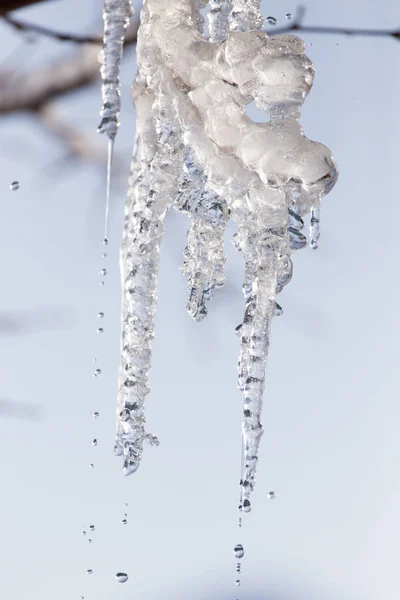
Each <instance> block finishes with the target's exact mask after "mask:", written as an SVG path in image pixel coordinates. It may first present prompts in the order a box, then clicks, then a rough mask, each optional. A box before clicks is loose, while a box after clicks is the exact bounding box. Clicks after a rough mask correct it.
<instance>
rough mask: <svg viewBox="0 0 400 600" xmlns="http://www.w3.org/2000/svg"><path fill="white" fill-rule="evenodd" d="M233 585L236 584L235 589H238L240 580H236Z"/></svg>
mask: <svg viewBox="0 0 400 600" xmlns="http://www.w3.org/2000/svg"><path fill="white" fill-rule="evenodd" d="M235 583H236V585H237V587H239V585H240V579H236V581H235Z"/></svg>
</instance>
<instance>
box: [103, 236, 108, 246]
mask: <svg viewBox="0 0 400 600" xmlns="http://www.w3.org/2000/svg"><path fill="white" fill-rule="evenodd" d="M103 246H108V237H105V238H104V240H103Z"/></svg>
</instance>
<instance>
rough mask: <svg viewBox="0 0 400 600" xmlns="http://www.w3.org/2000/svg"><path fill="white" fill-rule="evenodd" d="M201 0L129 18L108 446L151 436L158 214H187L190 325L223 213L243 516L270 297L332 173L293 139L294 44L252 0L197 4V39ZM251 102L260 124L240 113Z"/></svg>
mask: <svg viewBox="0 0 400 600" xmlns="http://www.w3.org/2000/svg"><path fill="white" fill-rule="evenodd" d="M106 4H107V2H106ZM109 4H111V0H110V3H109ZM114 4H118V5H125V6H126V4H127V3H123V2H116V3H114ZM205 4H207V2H206V1H203V0H168V1H167V0H145V1H144V6H143V10H142V13H141V25H140V28H139V33H138V43H137V56H138V73H137V76H136V79H135V82H134V85H133V97H134V102H135V106H136V111H137V133H136V143H135V149H134V153H133V159H132V167H131V175H130V180H129V190H128V197H127V202H126V209H125V224H124V232H123V242H122V249H121V276H122V359H121V366H120V373H119V390H118V402H117V437H116V444H115V452H116V454H117V455H123V460H124V472H125V474H130V473H132V472H134V471H136V469H137V468H138V466H139V464H140V460H141V456H142V452H143V444H144V442H145V441H146V440H147V441H149V442H150V443H151V444H152V445H157V444H158V440H157V438H155V436H152V435H151V434H148V433H146V431H145V411H144V402H145V397H146V395H147V394H148V393H149V384H148V375H149V369H150V365H151V346H152V340H153V337H154V321H155V310H156V300H157V273H158V264H159V256H160V243H161V239H162V236H163V232H164V217H165V214H166V212H167V210H168V209H169V207H170V206H171V205H172V204H174V206H175V208H176V209H177V210H180V211H182V212H183V213H185V214H187V215H188V216H189V217H190V218H191V226H190V228H189V232H188V237H187V247H186V249H185V251H184V264H183V267H182V271H183V273H184V275H185V276H186V277H187V280H188V287H189V299H188V307H187V308H188V312H189V314H190V315H191V316H192V317H193V318H194V319H196V320H198V321H200V320H201V319H203V318H204V317H205V316H206V314H207V306H206V304H207V302H208V301H209V300H210V299H211V297H212V295H213V293H214V291H215V290H216V289H217V288H218V287H221V286H222V285H223V284H224V281H225V277H224V263H225V256H224V252H223V241H224V233H225V228H226V224H227V221H228V218H231V219H232V220H233V221H234V222H235V224H236V226H237V232H236V234H235V236H234V239H233V242H234V245H235V247H236V248H237V250H238V251H239V252H240V253H241V255H242V256H243V260H244V262H245V280H244V283H243V293H244V297H245V313H244V319H243V323H242V324H240V325H239V326H238V327H237V328H236V332H237V334H238V336H239V338H240V354H239V363H238V384H239V388H240V390H242V393H243V396H244V407H243V427H242V431H243V442H244V452H243V467H242V480H241V490H242V493H241V504H240V506H241V510H243V511H245V512H248V511H249V510H250V509H251V503H250V499H249V498H250V495H251V492H252V490H253V488H254V485H255V476H256V467H257V460H258V449H259V443H260V438H261V436H262V433H263V427H262V424H261V412H262V402H263V392H264V386H265V370H266V363H267V357H268V350H269V343H270V329H271V322H272V317H273V316H274V315H279V314H282V307H281V306H280V305H279V304H278V303H277V302H276V295H277V294H278V293H279V292H280V291H281V290H282V289H283V287H284V286H285V285H286V284H287V283H289V281H290V279H291V276H292V268H293V267H292V260H291V253H292V251H293V250H297V249H299V248H303V247H304V246H305V245H306V243H307V239H306V237H305V235H304V234H303V233H302V231H301V230H302V228H303V226H304V223H303V219H302V217H303V215H305V214H307V213H308V212H310V211H312V217H311V225H310V238H311V240H310V244H311V247H313V248H315V247H316V246H317V244H318V238H319V210H320V208H319V207H320V200H321V198H322V197H323V196H324V195H325V194H326V193H328V192H329V191H330V189H331V188H332V186H333V185H334V183H335V181H336V178H337V171H336V167H335V164H334V162H333V159H332V156H331V153H330V151H329V150H328V148H326V147H325V146H323V145H322V144H320V143H318V142H313V141H310V140H309V139H307V138H306V137H305V135H304V133H303V130H302V128H301V126H300V124H299V122H298V119H299V116H300V109H301V106H302V104H303V102H304V99H305V97H306V95H307V94H308V92H309V91H310V89H311V86H312V82H313V75H314V69H313V65H312V63H311V61H310V60H309V59H308V58H307V57H306V56H305V54H304V50H305V45H304V43H303V41H302V40H300V39H299V38H298V37H295V36H291V35H280V36H276V37H273V38H271V37H269V36H268V35H267V34H266V33H265V32H261V31H259V29H260V28H261V26H262V22H263V19H262V17H261V13H260V1H259V0H210V2H209V4H210V14H209V26H210V41H207V40H205V38H204V36H203V33H202V32H203V21H202V17H201V14H200V8H201V7H202V6H204V5H205ZM124 18H126V16H125V17H124ZM124 22H125V21H124ZM121 31H122V30H121V28H120V29H119V32H120V33H119V34H118V35H119V36H120V35H121ZM118 39H121V38H120V37H118ZM119 56H120V55H119ZM106 59H107V57H106ZM106 62H107V60H106ZM113 81H114V83H113V84H112V85H114V86H115V85H116V83H115V81H116V78H115V77H114V78H113ZM113 94H114V99H115V90H114V92H113ZM253 100H254V101H255V103H256V105H257V107H258V108H260V109H262V110H264V111H265V112H266V113H267V114H268V115H269V121H268V122H266V123H254V122H253V121H252V120H251V119H250V118H249V117H248V116H247V115H246V113H245V105H246V104H248V103H249V102H251V101H253ZM118 101H119V100H118ZM118 107H119V105H118ZM117 112H118V111H117Z"/></svg>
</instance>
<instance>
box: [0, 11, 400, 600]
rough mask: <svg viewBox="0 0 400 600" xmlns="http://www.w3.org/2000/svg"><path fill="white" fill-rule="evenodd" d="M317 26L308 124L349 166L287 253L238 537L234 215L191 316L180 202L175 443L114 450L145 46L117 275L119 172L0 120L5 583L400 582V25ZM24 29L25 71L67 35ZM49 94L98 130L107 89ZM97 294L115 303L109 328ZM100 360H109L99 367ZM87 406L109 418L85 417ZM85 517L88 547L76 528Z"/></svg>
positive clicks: (347, 18) (128, 592)
mask: <svg viewBox="0 0 400 600" xmlns="http://www.w3.org/2000/svg"><path fill="white" fill-rule="evenodd" d="M304 4H305V6H306V8H307V16H306V22H307V23H308V24H318V25H325V26H328V25H343V26H348V27H351V26H355V27H374V28H395V27H396V26H398V25H399V24H400V8H399V5H398V2H395V1H394V0H380V1H379V2H378V0H371V1H370V2H368V3H367V4H366V3H365V2H364V1H363V0H352V2H348V1H345V0H334V1H332V2H320V1H318V0H310V1H308V2H305V3H304ZM263 9H264V14H265V16H270V15H271V16H274V17H276V18H277V19H278V20H279V21H280V22H283V21H284V20H285V13H287V12H295V9H296V4H295V3H294V2H291V1H288V2H282V1H278V0H271V1H270V2H266V1H265V2H263ZM19 16H20V18H21V19H22V18H25V19H26V20H28V19H29V20H31V21H35V22H37V23H40V24H43V25H47V26H49V27H54V28H59V29H62V30H65V31H74V32H87V33H89V32H90V33H92V32H95V31H97V30H98V28H100V27H101V3H100V1H97V0H96V1H94V0H92V1H89V0H86V1H85V2H82V1H80V2H79V1H78V0H58V1H55V2H49V3H48V5H47V4H46V3H45V4H43V5H38V6H37V7H32V8H30V9H26V10H24V11H20V13H19ZM305 39H306V41H307V44H308V46H309V47H308V55H309V56H310V58H311V59H312V60H313V61H314V64H315V68H316V77H315V84H314V88H313V90H312V92H311V94H310V96H309V97H308V98H307V100H306V103H305V106H304V110H303V115H302V118H301V123H302V125H303V126H304V130H305V133H306V135H307V136H308V137H310V138H311V139H314V140H318V141H320V142H322V143H324V144H326V145H327V146H328V147H329V148H330V149H331V150H332V152H333V154H334V156H335V158H336V160H337V163H338V165H339V169H340V179H339V183H338V184H337V186H336V187H335V189H334V190H333V191H332V193H331V194H329V196H328V197H327V198H326V199H325V200H324V201H323V206H322V236H321V244H320V249H319V250H318V252H312V251H311V250H308V249H304V250H302V251H301V252H297V253H296V254H295V256H294V266H295V272H294V277H293V280H292V282H291V284H290V285H289V286H288V287H287V288H286V289H285V290H284V291H283V293H282V294H281V296H280V298H279V302H280V303H282V305H283V308H284V316H283V317H281V318H279V319H275V320H274V323H273V331H272V343H271V351H270V359H269V366H268V380H267V390H266V394H265V405H264V415H263V422H264V427H265V434H264V437H263V439H262V444H261V454H260V461H259V469H258V483H257V489H256V491H255V493H254V498H253V511H252V513H250V514H249V515H245V519H244V527H243V530H242V532H241V533H240V535H239V532H238V529H237V526H236V523H237V517H238V514H237V496H238V479H239V472H240V427H241V413H242V407H241V403H242V398H241V395H240V393H239V392H238V391H237V389H236V363H237V354H238V341H237V338H236V336H235V335H234V333H233V330H234V327H235V326H236V325H237V324H238V323H239V322H240V321H241V318H242V315H243V298H242V293H241V282H242V277H243V265H242V263H241V259H240V257H239V256H238V255H237V254H236V252H235V251H234V249H233V247H232V245H231V243H230V240H229V237H230V236H231V235H232V233H233V228H232V229H230V231H229V236H228V239H227V243H226V250H227V256H228V262H227V278H228V283H227V285H226V287H225V288H224V289H223V290H221V291H220V292H218V293H217V294H216V297H215V299H214V300H213V301H212V303H211V304H210V310H209V315H208V317H207V319H206V320H205V321H203V322H202V323H201V324H197V323H195V322H193V321H192V320H191V319H190V318H189V317H188V316H187V314H186V312H185V305H186V295H187V290H186V282H185V280H184V278H183V277H182V275H181V274H180V272H179V270H178V267H179V265H180V264H181V262H182V252H183V249H184V247H185V236H186V229H187V226H188V222H187V220H186V218H185V217H184V216H183V215H176V214H173V213H171V214H170V216H169V217H168V221H167V235H166V238H165V241H164V242H163V247H162V261H161V271H160V289H159V306H158V315H157V336H156V340H155V343H154V365H153V369H152V372H151V386H152V393H151V395H150V396H149V397H148V401H147V410H148V427H149V430H150V431H152V432H154V433H156V434H157V435H158V436H159V438H160V441H161V445H160V447H159V448H158V449H157V448H150V447H149V448H146V452H145V456H144V460H143V463H142V466H141V468H140V470H139V471H138V472H137V473H136V474H135V475H133V476H132V477H130V478H128V479H126V478H124V477H123V475H122V472H121V461H120V459H117V458H115V457H114V456H113V454H112V446H113V436H114V413H115V392H116V378H117V369H118V354H119V305H120V292H119V273H118V250H119V241H120V231H121V226H122V220H123V205H124V198H125V191H126V179H127V173H128V168H129V158H130V153H131V147H132V144H133V138H134V112H133V109H132V106H131V103H130V97H129V90H130V84H131V81H132V78H133V75H134V71H135V52H134V49H132V48H131V49H129V50H128V51H127V56H126V59H125V62H124V67H123V74H122V98H123V107H124V108H123V111H122V115H121V120H122V125H121V128H120V132H119V136H118V139H117V144H116V155H117V159H118V160H119V165H120V177H119V178H118V181H117V182H116V185H115V186H114V188H113V198H112V207H111V222H110V240H111V242H110V246H109V248H108V259H107V260H108V264H107V268H108V275H107V277H106V285H105V287H104V288H103V289H101V288H100V285H99V282H100V277H99V275H98V272H99V270H100V269H101V267H102V266H103V264H102V261H101V258H100V255H101V253H102V252H103V247H102V245H101V239H102V237H103V216H104V188H105V172H104V170H103V169H102V168H100V169H99V168H97V167H94V166H91V165H90V164H83V163H72V164H68V165H66V164H62V165H61V168H59V165H58V163H57V161H59V160H61V161H62V162H63V157H64V154H65V149H64V148H63V145H62V144H61V143H60V142H59V141H58V140H57V139H55V138H53V137H52V136H51V135H50V134H49V133H48V132H47V131H46V130H45V129H43V127H42V126H41V125H40V123H38V122H37V121H36V120H35V118H34V117H32V116H27V115H24V114H17V115H14V116H12V117H6V118H2V120H1V123H0V135H1V144H0V189H1V202H0V222H1V228H2V233H1V238H0V244H1V252H0V273H1V283H2V286H1V287H2V293H1V296H0V364H1V373H2V377H1V388H0V455H1V457H2V478H1V483H2V493H1V496H0V515H1V516H0V519H1V539H2V543H1V547H0V555H1V556H0V558H1V566H2V569H1V571H2V576H1V579H0V597H1V599H2V600H3V599H4V600H22V599H25V598H26V599H28V598H29V599H30V600H53V599H55V598H56V599H57V600H73V599H80V597H81V596H84V597H85V600H106V599H107V600H109V599H110V598H112V599H118V600H134V599H135V598H140V600H165V599H170V598H186V599H188V600H189V599H190V600H203V599H205V598H209V599H212V600H217V599H221V600H232V599H233V600H234V599H235V598H239V597H240V599H241V600H317V599H318V600H320V599H321V598H324V600H356V599H357V600H360V599H362V600H376V599H379V600H380V599H384V600H398V598H399V597H400V581H399V570H398V554H399V544H400V542H399V540H400V511H399V505H400V487H399V481H400V479H399V457H400V437H399V435H398V429H399V419H400V408H399V393H398V387H399V386H398V369H399V367H398V341H397V340H398V338H399V333H400V331H399V328H400V324H399V311H398V297H399V292H400V288H399V283H398V254H399V250H398V223H399V222H400V215H399V200H398V198H399V191H398V181H397V178H398V170H399V166H398V165H399V146H398V140H399V137H400V125H399V118H398V106H399V102H400V81H399V76H398V66H397V65H398V60H399V56H400V45H399V43H398V42H396V41H394V40H391V39H371V38H358V37H348V38H347V37H344V36H321V35H307V36H305ZM20 45H21V35H20V34H17V33H15V32H13V31H12V30H10V29H9V28H8V27H7V26H6V25H4V24H0V50H1V55H0V60H1V69H4V68H15V67H17V66H18V68H21V69H25V70H26V71H29V70H30V69H34V68H35V67H37V66H39V65H40V64H43V63H47V62H49V61H51V60H53V59H54V60H55V59H56V58H57V57H59V56H61V55H63V54H65V55H67V54H68V53H71V52H73V50H74V47H73V45H71V44H67V43H61V42H54V41H48V40H44V39H41V40H40V42H38V43H36V44H31V45H26V44H25V45H24V46H23V47H22V49H20V50H18V53H17V54H13V55H11V56H10V53H11V52H12V51H13V50H14V49H15V48H16V47H17V46H20ZM57 106H58V110H59V114H60V115H62V116H63V118H65V119H66V120H69V121H70V122H71V123H73V124H74V126H76V127H79V128H81V130H82V132H85V133H86V134H87V136H88V139H89V140H92V142H93V143H94V144H97V145H99V146H104V147H105V145H106V140H105V139H100V138H97V137H96V134H95V133H94V132H95V129H96V127H97V125H98V122H99V116H98V112H99V106H100V88H99V86H97V87H93V88H91V89H90V90H88V91H82V92H80V93H77V94H73V95H71V96H68V97H65V98H63V99H62V100H60V101H59V102H58V103H57ZM64 163H65V161H64ZM13 180H18V181H20V184H21V186H20V189H19V190H18V191H17V192H12V191H10V190H9V184H10V183H11V182H12V181H13ZM99 310H102V311H104V312H105V314H106V317H105V319H104V327H105V333H104V335H103V336H102V337H101V339H99V337H100V336H98V335H96V333H95V331H96V328H97V326H98V323H97V319H96V314H97V312H98V311H99ZM94 356H98V357H99V366H100V367H101V368H102V369H103V375H102V376H101V377H100V378H98V379H97V380H94V379H93V377H92V372H93V369H94V364H93V362H92V359H93V357H94ZM90 410H92V411H95V410H98V411H99V412H100V417H99V418H98V419H97V420H93V419H92V418H91V417H90V416H89V414H88V411H90ZM94 437H96V438H98V440H99V443H98V446H97V447H93V446H92V444H91V442H92V439H93V438H94ZM90 463H94V464H95V467H94V469H91V468H90V467H89V465H90ZM269 490H275V491H276V494H277V496H276V499H275V500H274V501H268V500H267V494H268V491H269ZM125 503H128V504H129V506H128V508H127V509H126V508H125ZM125 512H127V513H128V525H126V526H124V525H122V519H123V518H124V513H125ZM90 524H95V526H96V531H95V532H94V533H93V534H92V535H91V537H92V539H93V543H92V544H91V545H90V544H88V542H87V538H88V537H89V535H88V536H86V538H85V537H84V536H82V535H81V529H82V526H84V527H85V528H86V529H87V528H88V527H89V525H90ZM238 542H241V543H243V545H244V547H245V552H246V554H245V558H244V560H243V575H242V587H241V588H240V594H239V595H238V594H237V590H236V588H235V585H234V580H235V559H234V557H233V551H232V549H233V546H234V545H235V544H236V543H238ZM87 568H92V569H93V570H94V574H93V575H92V576H91V577H88V576H86V574H85V571H86V569H87ZM117 571H126V572H127V573H128V574H129V576H130V579H129V581H128V582H127V583H126V584H124V585H120V584H118V583H116V581H115V579H114V575H115V573H116V572H117Z"/></svg>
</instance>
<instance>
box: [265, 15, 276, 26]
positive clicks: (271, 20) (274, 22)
mask: <svg viewBox="0 0 400 600" xmlns="http://www.w3.org/2000/svg"><path fill="white" fill-rule="evenodd" d="M267 23H269V25H278V19H275V17H267Z"/></svg>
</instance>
